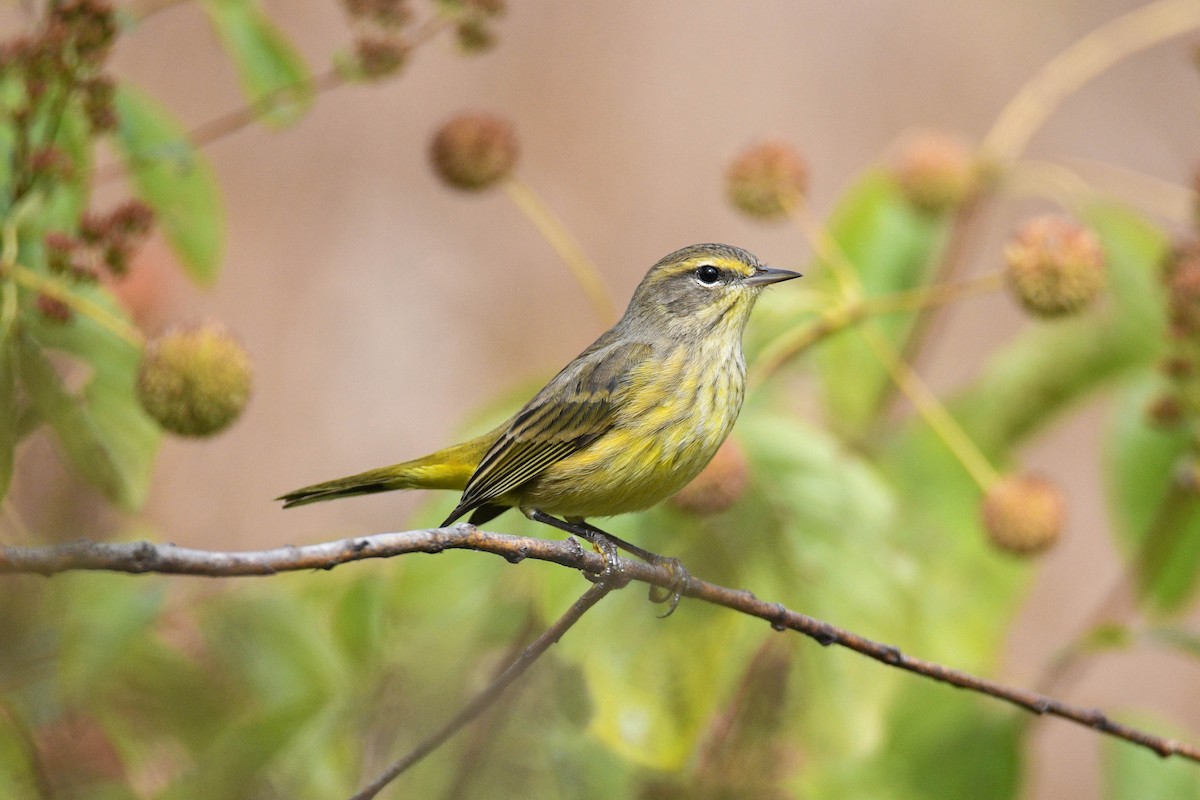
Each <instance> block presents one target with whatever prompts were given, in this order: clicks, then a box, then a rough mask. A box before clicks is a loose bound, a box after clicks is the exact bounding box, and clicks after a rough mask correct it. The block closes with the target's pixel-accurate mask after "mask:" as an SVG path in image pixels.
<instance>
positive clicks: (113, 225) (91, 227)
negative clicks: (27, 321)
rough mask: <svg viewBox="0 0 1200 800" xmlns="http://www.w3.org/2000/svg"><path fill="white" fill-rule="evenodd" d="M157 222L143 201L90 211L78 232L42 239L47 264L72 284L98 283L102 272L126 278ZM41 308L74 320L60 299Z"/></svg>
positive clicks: (59, 318) (56, 233)
mask: <svg viewBox="0 0 1200 800" xmlns="http://www.w3.org/2000/svg"><path fill="white" fill-rule="evenodd" d="M153 225H154V212H152V211H151V210H150V207H149V206H147V205H146V204H145V203H143V202H141V201H140V200H130V201H128V202H125V203H123V204H121V205H119V206H117V207H116V208H115V209H113V210H112V211H111V212H109V213H108V214H86V215H84V217H83V220H82V221H81V222H80V224H79V232H78V235H74V236H73V235H71V234H69V233H65V232H63V231H51V232H49V233H47V234H46V236H45V238H44V239H43V241H42V243H43V245H44V247H45V250H46V266H47V268H48V269H49V270H50V272H51V274H53V275H56V276H58V277H60V278H65V279H66V280H68V281H70V282H71V283H92V282H95V281H96V280H98V279H99V278H100V275H101V272H104V273H107V274H108V275H109V276H111V277H113V278H123V277H124V276H125V275H126V274H127V273H128V271H129V263H130V261H131V259H132V258H133V255H134V253H136V252H137V249H138V248H139V247H141V245H142V243H143V242H144V241H145V239H146V237H147V236H148V235H149V233H150V229H151V228H152V227H153ZM38 309H39V310H40V311H41V312H42V314H43V315H44V316H46V317H47V318H49V319H53V320H55V321H57V322H66V321H68V320H69V319H70V310H69V309H67V308H65V307H63V306H62V305H61V303H58V302H57V301H55V302H48V301H42V300H39V301H38Z"/></svg>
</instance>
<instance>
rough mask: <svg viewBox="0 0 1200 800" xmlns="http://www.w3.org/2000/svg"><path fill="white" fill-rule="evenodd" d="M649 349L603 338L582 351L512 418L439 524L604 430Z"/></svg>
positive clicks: (507, 488) (500, 492)
mask: <svg viewBox="0 0 1200 800" xmlns="http://www.w3.org/2000/svg"><path fill="white" fill-rule="evenodd" d="M651 352H652V348H651V346H650V345H649V344H645V343H640V342H633V343H625V344H611V343H609V342H606V341H605V338H601V339H600V340H599V341H598V342H596V344H594V345H592V347H590V348H588V349H587V350H585V351H584V353H583V354H582V355H581V356H580V357H579V358H578V359H576V360H575V361H573V362H571V363H570V364H569V365H567V367H566V368H565V369H564V370H563V371H562V372H560V373H559V374H558V375H556V376H555V377H554V379H553V380H552V381H550V383H548V384H546V387H545V388H544V389H542V390H541V391H540V392H538V393H537V395H536V396H535V397H534V398H533V399H532V400H530V401H529V403H527V404H526V406H525V407H524V408H522V409H521V410H520V411H519V412H517V414H516V415H515V416H514V417H513V418H512V421H511V423H510V424H509V427H508V429H507V430H506V431H505V432H504V434H502V435H501V436H500V438H499V439H497V440H496V443H495V444H494V445H492V448H491V449H490V450H488V452H487V453H486V454H485V455H484V457H483V459H482V460H481V461H480V462H479V466H478V467H477V468H476V470H475V472H474V474H473V475H472V476H471V479H470V480H469V481H468V482H467V486H466V489H465V490H464V491H463V495H462V499H461V500H460V501H459V503H458V507H457V508H455V509H454V512H453V513H452V514H451V515H450V518H449V519H447V520H446V522H445V523H443V524H444V525H449V524H450V523H452V522H453V521H454V520H456V519H458V518H459V517H461V516H462V515H463V514H465V513H467V512H468V511H470V510H471V509H473V508H478V507H479V506H482V505H485V504H487V503H489V502H492V501H494V500H496V499H497V498H499V497H501V496H502V495H505V494H507V493H509V492H511V491H513V490H514V489H517V488H518V487H520V486H521V485H522V484H524V483H526V482H527V481H529V480H531V479H533V478H535V477H536V476H537V475H538V474H539V473H541V472H542V471H543V470H545V469H546V468H547V467H549V466H550V465H552V464H554V463H556V462H558V461H561V460H562V459H564V458H567V457H568V456H570V455H571V454H573V453H577V452H579V451H580V450H582V449H583V448H584V447H587V446H588V445H589V444H591V443H592V442H594V441H596V440H597V439H599V438H600V437H601V436H603V435H604V434H605V433H607V432H608V431H609V430H610V429H611V428H612V426H613V423H614V421H615V418H616V414H615V410H616V405H615V401H616V395H617V394H618V392H619V391H620V389H621V388H622V386H623V383H624V381H625V379H626V378H627V377H628V375H629V374H630V372H631V370H632V369H633V368H634V367H635V366H637V365H638V364H639V363H641V362H642V361H644V360H645V359H646V358H647V357H648V356H649V355H650V354H651Z"/></svg>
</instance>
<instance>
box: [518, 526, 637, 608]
mask: <svg viewBox="0 0 1200 800" xmlns="http://www.w3.org/2000/svg"><path fill="white" fill-rule="evenodd" d="M521 511H522V512H523V513H524V514H525V516H526V517H528V518H529V519H531V520H533V521H534V522H541V523H542V524H544V525H549V526H550V527H552V528H558V529H559V530H560V531H566V532H567V533H573V534H575V535H576V536H579V537H582V538H583V539H586V540H587V541H588V542H590V543H591V545H592V546H593V547H595V548H596V552H598V553H600V554H601V555H602V556H604V572H603V573H601V575H600V577H599V578H598V580H600V581H603V582H605V583H609V584H611V585H612V586H613V588H618V587H621V586H624V585H625V584H626V583H628V582H629V579H628V578H626V577H625V570H624V569H623V568H622V567H621V559H620V556H618V555H617V547H618V546H620V545H621V544H622V543H621V540H620V539H617V538H616V537H613V536H609V535H608V534H607V533H605V532H604V531H600V530H596V529H594V528H592V527H591V526H590V525H586V523H585V525H586V527H585V525H580V524H577V523H574V522H567V521H564V520H561V519H559V518H558V517H552V516H550V515H549V514H547V513H546V512H544V511H539V510H538V509H536V508H530V509H521ZM597 534H599V535H597Z"/></svg>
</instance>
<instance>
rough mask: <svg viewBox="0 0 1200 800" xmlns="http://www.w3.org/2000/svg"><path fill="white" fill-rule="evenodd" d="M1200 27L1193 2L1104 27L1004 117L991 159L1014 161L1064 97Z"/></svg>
mask: <svg viewBox="0 0 1200 800" xmlns="http://www.w3.org/2000/svg"><path fill="white" fill-rule="evenodd" d="M1197 27H1200V4H1197V3H1196V2H1195V0H1159V2H1157V3H1151V4H1150V5H1147V6H1143V7H1142V8H1138V9H1135V10H1133V11H1130V12H1129V13H1128V14H1125V15H1124V16H1121V17H1117V18H1116V19H1114V20H1111V21H1109V22H1106V23H1105V24H1104V25H1101V26H1100V27H1099V28H1096V29H1095V30H1094V31H1092V32H1091V33H1089V34H1088V35H1087V36H1084V37H1083V38H1082V39H1080V40H1079V41H1077V42H1075V43H1074V44H1073V45H1071V46H1070V47H1068V48H1067V49H1066V50H1064V51H1062V52H1061V53H1059V54H1058V55H1057V56H1055V57H1054V58H1053V59H1052V60H1051V61H1049V62H1048V63H1047V64H1046V65H1045V66H1044V67H1042V69H1041V70H1040V71H1039V72H1038V73H1037V75H1035V76H1034V77H1033V78H1032V79H1030V80H1029V82H1028V83H1026V84H1025V85H1024V86H1023V87H1021V90H1020V91H1019V92H1018V93H1017V94H1016V95H1015V96H1014V97H1013V99H1012V100H1010V101H1009V103H1008V105H1007V106H1005V108H1004V110H1003V111H1002V112H1000V116H999V117H998V118H997V120H996V123H995V125H993V126H992V129H991V131H989V132H988V134H987V136H986V137H985V138H984V140H983V150H984V153H985V154H986V156H987V157H989V158H991V159H994V160H996V161H998V162H1001V163H1007V162H1010V161H1012V160H1014V159H1016V158H1017V157H1018V156H1019V155H1020V154H1021V152H1022V151H1023V150H1024V149H1025V145H1027V144H1028V143H1029V140H1030V139H1031V138H1033V135H1034V134H1035V133H1036V132H1037V131H1038V129H1039V128H1041V126H1042V124H1043V123H1045V121H1046V120H1047V119H1048V118H1049V116H1050V114H1052V113H1053V112H1054V110H1055V109H1057V108H1058V107H1059V106H1060V105H1061V104H1062V102H1063V101H1064V100H1066V98H1068V97H1070V96H1071V95H1072V94H1073V93H1074V92H1076V91H1078V90H1079V89H1080V88H1081V87H1082V86H1084V85H1085V84H1087V83H1088V82H1089V81H1091V80H1092V79H1093V78H1095V77H1097V76H1099V75H1102V74H1103V73H1104V72H1105V71H1107V70H1108V69H1109V68H1110V67H1112V66H1113V65H1115V64H1117V63H1119V62H1120V61H1121V60H1123V59H1125V58H1128V57H1129V56H1131V55H1134V54H1136V53H1138V52H1140V51H1142V50H1145V49H1146V48H1148V47H1152V46H1154V45H1156V44H1159V43H1160V42H1163V41H1165V40H1166V39H1169V38H1171V37H1174V36H1178V35H1180V34H1182V33H1186V32H1187V31H1189V30H1193V29H1195V28H1197Z"/></svg>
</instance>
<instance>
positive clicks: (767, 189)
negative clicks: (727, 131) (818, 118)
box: [725, 140, 808, 219]
mask: <svg viewBox="0 0 1200 800" xmlns="http://www.w3.org/2000/svg"><path fill="white" fill-rule="evenodd" d="M725 190H726V194H727V195H728V197H729V202H731V203H732V204H733V206H734V208H736V209H738V210H739V211H741V212H743V213H745V214H748V215H749V216H751V217H757V218H759V219H778V218H780V217H783V216H785V215H786V214H787V212H788V209H789V208H791V207H792V206H794V205H795V204H796V202H797V201H799V200H800V199H801V198H802V197H804V194H805V192H806V191H807V190H808V165H807V164H806V163H805V161H804V159H803V158H802V157H801V156H800V154H799V153H798V152H797V151H796V149H795V148H794V147H792V146H791V145H789V144H787V143H786V142H782V141H775V140H771V141H765V142H760V143H759V144H756V145H754V146H753V147H750V148H748V149H747V150H745V151H743V152H742V154H741V155H739V156H738V157H737V158H735V159H734V160H733V163H731V164H730V165H729V169H728V170H727V171H726V173H725Z"/></svg>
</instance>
